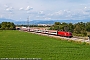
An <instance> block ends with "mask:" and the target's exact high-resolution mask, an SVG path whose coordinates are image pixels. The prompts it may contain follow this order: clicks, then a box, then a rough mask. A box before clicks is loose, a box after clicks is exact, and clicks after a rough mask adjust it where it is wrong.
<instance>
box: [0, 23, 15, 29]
mask: <svg viewBox="0 0 90 60" xmlns="http://www.w3.org/2000/svg"><path fill="white" fill-rule="evenodd" d="M1 29H2V30H15V24H14V23H12V22H2V23H1Z"/></svg>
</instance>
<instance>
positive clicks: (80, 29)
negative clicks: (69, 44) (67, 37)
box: [74, 22, 87, 36]
mask: <svg viewBox="0 0 90 60" xmlns="http://www.w3.org/2000/svg"><path fill="white" fill-rule="evenodd" d="M74 26H75V28H74V33H76V34H83V36H86V35H87V32H86V28H85V27H86V24H85V23H83V22H79V23H77V24H75V25H74Z"/></svg>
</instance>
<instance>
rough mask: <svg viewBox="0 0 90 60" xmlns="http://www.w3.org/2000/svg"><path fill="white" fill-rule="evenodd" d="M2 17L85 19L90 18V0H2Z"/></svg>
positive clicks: (15, 18)
mask: <svg viewBox="0 0 90 60" xmlns="http://www.w3.org/2000/svg"><path fill="white" fill-rule="evenodd" d="M0 18H6V19H13V20H16V21H24V20H27V18H29V19H30V20H84V19H89V18H90V0H0Z"/></svg>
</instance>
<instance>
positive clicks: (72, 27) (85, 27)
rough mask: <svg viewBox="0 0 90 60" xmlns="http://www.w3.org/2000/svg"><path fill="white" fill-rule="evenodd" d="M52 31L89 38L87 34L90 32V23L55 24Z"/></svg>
mask: <svg viewBox="0 0 90 60" xmlns="http://www.w3.org/2000/svg"><path fill="white" fill-rule="evenodd" d="M50 30H60V31H67V32H72V33H73V34H74V35H77V36H87V32H90V22H87V23H83V22H78V23H75V24H73V23H65V22H64V23H60V22H55V23H54V25H52V26H51V27H50Z"/></svg>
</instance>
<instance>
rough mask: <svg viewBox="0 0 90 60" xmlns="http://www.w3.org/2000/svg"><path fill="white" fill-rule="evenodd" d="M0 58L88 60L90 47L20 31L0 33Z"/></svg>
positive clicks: (89, 58)
mask: <svg viewBox="0 0 90 60" xmlns="http://www.w3.org/2000/svg"><path fill="white" fill-rule="evenodd" d="M0 58H41V59H42V60H90V45H84V44H78V43H75V42H68V41H65V40H64V41H63V40H60V39H55V38H50V37H46V36H40V35H35V34H31V33H27V32H22V31H10V30H9V31H7V30H6V31H0Z"/></svg>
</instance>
